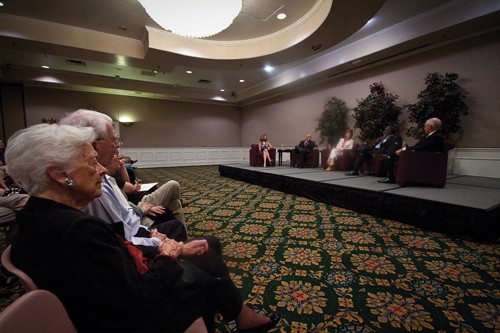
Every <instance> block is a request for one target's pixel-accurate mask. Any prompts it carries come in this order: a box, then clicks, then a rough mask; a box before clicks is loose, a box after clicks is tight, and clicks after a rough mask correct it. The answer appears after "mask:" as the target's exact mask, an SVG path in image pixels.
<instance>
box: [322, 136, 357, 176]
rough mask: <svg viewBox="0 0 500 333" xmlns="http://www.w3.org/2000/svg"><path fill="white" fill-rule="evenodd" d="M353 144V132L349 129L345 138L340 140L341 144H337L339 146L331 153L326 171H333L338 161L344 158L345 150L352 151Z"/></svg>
mask: <svg viewBox="0 0 500 333" xmlns="http://www.w3.org/2000/svg"><path fill="white" fill-rule="evenodd" d="M353 144H354V141H353V140H352V131H351V130H350V129H348V130H346V131H345V134H344V137H343V138H341V139H340V140H339V143H337V146H336V147H335V148H333V149H332V151H331V152H330V155H329V156H328V160H327V161H326V162H327V164H328V167H327V168H326V171H332V170H333V167H334V165H335V161H336V159H337V158H339V157H341V156H342V154H343V153H344V149H352V146H353Z"/></svg>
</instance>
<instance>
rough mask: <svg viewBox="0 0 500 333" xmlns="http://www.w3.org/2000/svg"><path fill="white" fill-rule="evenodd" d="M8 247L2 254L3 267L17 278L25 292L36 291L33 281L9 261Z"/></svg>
mask: <svg viewBox="0 0 500 333" xmlns="http://www.w3.org/2000/svg"><path fill="white" fill-rule="evenodd" d="M10 247H11V246H10V245H9V246H7V248H6V249H5V250H4V251H3V253H2V265H3V267H5V269H6V270H8V271H9V272H11V273H12V274H14V275H15V276H17V277H18V278H19V280H20V281H21V284H22V286H23V288H24V290H26V292H28V291H32V290H37V289H38V287H37V286H36V284H35V282H33V280H32V279H31V278H30V277H29V276H28V275H27V274H26V273H24V272H23V271H22V270H20V269H19V268H17V267H16V266H14V264H13V263H12V261H11V260H10V250H11V249H10Z"/></svg>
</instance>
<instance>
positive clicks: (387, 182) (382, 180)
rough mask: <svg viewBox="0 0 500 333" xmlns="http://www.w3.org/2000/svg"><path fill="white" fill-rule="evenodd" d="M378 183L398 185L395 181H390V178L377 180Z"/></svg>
mask: <svg viewBox="0 0 500 333" xmlns="http://www.w3.org/2000/svg"><path fill="white" fill-rule="evenodd" d="M377 182H379V183H381V184H395V183H396V181H395V180H393V179H390V178H384V179H379V180H377Z"/></svg>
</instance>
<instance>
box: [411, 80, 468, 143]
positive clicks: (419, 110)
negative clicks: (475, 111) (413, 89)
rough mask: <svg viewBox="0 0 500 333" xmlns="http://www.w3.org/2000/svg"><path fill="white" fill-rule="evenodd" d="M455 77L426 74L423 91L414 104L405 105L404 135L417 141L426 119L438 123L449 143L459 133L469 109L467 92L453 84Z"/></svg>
mask: <svg viewBox="0 0 500 333" xmlns="http://www.w3.org/2000/svg"><path fill="white" fill-rule="evenodd" d="M456 80H458V74H456V73H446V74H444V75H443V74H440V73H429V74H427V76H426V77H425V85H426V87H425V89H424V90H422V91H421V92H420V93H419V94H418V100H417V102H416V103H415V104H409V105H407V106H406V107H407V109H408V119H409V121H410V123H412V124H414V125H412V126H410V127H409V128H408V129H407V131H406V134H407V135H408V136H411V137H414V138H418V137H420V136H421V135H422V128H423V127H424V124H425V121H426V120H427V119H429V118H434V117H435V118H439V119H441V122H442V126H441V132H442V134H443V136H444V137H446V138H447V139H450V136H451V135H452V134H454V133H457V132H458V133H461V132H462V126H461V125H460V117H461V116H462V115H467V114H468V110H469V107H468V106H467V104H465V97H466V92H465V91H464V90H463V89H462V87H460V85H459V84H458V83H456V82H455V81H456Z"/></svg>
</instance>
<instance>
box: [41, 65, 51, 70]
mask: <svg viewBox="0 0 500 333" xmlns="http://www.w3.org/2000/svg"><path fill="white" fill-rule="evenodd" d="M42 68H45V69H48V68H50V67H49V66H47V65H43V66H42Z"/></svg>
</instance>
